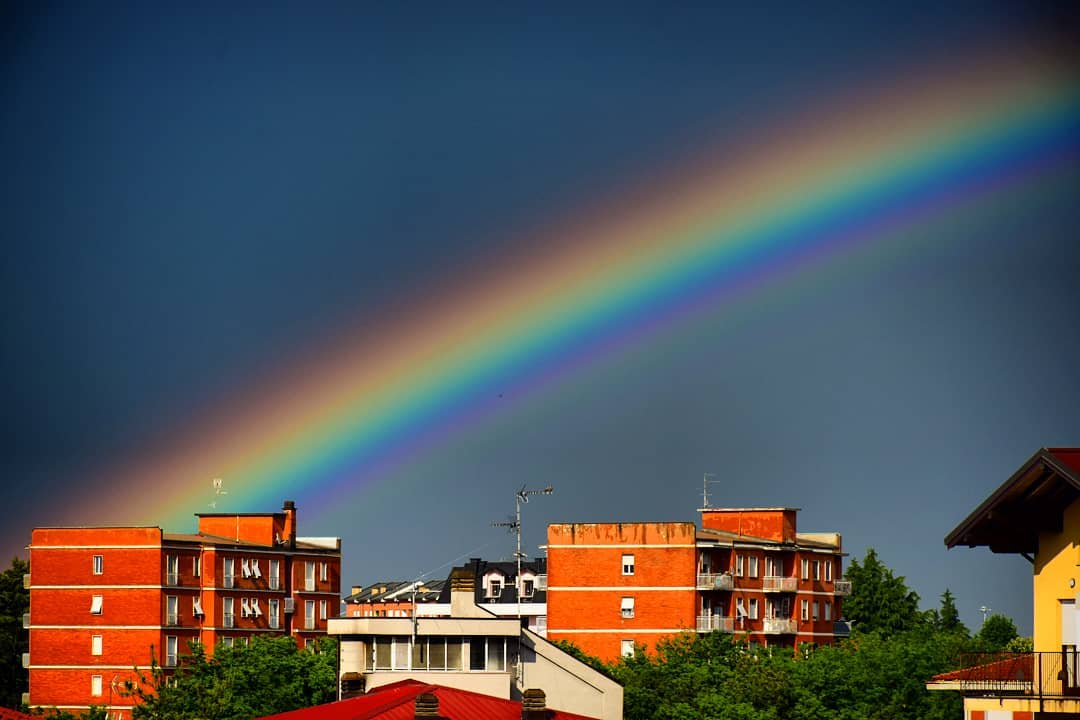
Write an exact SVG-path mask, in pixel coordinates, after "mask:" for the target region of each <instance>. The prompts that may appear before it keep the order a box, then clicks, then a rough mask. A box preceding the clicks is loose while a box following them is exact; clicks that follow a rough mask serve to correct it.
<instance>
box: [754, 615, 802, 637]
mask: <svg viewBox="0 0 1080 720" xmlns="http://www.w3.org/2000/svg"><path fill="white" fill-rule="evenodd" d="M798 630H799V628H798V625H797V624H796V622H795V621H794V620H790V619H788V618H770V617H767V618H765V622H764V626H763V627H762V632H763V633H765V634H766V635H794V634H795V633H796V632H798Z"/></svg>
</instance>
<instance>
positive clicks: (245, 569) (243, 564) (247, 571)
mask: <svg viewBox="0 0 1080 720" xmlns="http://www.w3.org/2000/svg"><path fill="white" fill-rule="evenodd" d="M240 574H241V575H243V576H244V577H251V561H250V560H248V559H247V558H240Z"/></svg>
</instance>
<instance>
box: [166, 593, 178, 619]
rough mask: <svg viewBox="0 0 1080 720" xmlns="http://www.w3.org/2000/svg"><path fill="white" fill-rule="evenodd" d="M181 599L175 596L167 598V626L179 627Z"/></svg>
mask: <svg viewBox="0 0 1080 720" xmlns="http://www.w3.org/2000/svg"><path fill="white" fill-rule="evenodd" d="M179 603H180V598H178V597H177V596H175V595H169V596H168V597H166V598H165V624H166V625H179V624H180V609H179Z"/></svg>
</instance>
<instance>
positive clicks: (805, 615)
mask: <svg viewBox="0 0 1080 720" xmlns="http://www.w3.org/2000/svg"><path fill="white" fill-rule="evenodd" d="M803 562H806V561H805V560H804V561H803ZM799 617H801V618H802V619H803V620H809V619H810V601H809V600H802V601H801V602H800V605H799Z"/></svg>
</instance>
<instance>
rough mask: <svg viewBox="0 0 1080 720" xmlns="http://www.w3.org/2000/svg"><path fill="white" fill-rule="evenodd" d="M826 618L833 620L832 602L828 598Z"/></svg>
mask: <svg viewBox="0 0 1080 720" xmlns="http://www.w3.org/2000/svg"><path fill="white" fill-rule="evenodd" d="M824 619H825V620H832V603H831V602H829V601H828V600H826V601H825V617H824Z"/></svg>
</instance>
